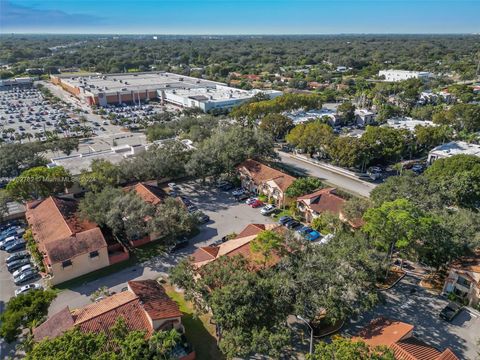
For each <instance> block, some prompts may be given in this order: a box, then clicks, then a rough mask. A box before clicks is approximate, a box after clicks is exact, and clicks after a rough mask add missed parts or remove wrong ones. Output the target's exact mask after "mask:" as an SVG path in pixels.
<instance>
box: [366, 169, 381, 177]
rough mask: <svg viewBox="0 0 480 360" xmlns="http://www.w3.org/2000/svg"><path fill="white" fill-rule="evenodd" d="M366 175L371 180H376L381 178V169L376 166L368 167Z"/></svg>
mask: <svg viewBox="0 0 480 360" xmlns="http://www.w3.org/2000/svg"><path fill="white" fill-rule="evenodd" d="M367 174H368V176H369V177H370V179H372V180H378V179H380V178H381V177H382V169H381V168H380V167H378V166H372V167H369V168H368V170H367Z"/></svg>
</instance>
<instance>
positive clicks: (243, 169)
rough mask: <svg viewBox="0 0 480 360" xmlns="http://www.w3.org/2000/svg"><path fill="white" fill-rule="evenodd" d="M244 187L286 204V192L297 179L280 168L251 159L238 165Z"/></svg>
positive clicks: (281, 204) (280, 203)
mask: <svg viewBox="0 0 480 360" xmlns="http://www.w3.org/2000/svg"><path fill="white" fill-rule="evenodd" d="M237 171H238V174H239V176H240V180H241V183H242V187H243V188H245V189H247V190H248V191H250V192H252V193H254V194H263V195H266V196H267V197H268V200H269V201H273V202H274V203H275V204H276V205H278V206H285V205H287V204H288V202H289V199H288V197H287V196H286V194H285V191H286V190H287V189H288V187H289V186H290V185H291V184H292V183H293V182H294V181H295V180H296V178H295V177H293V176H290V175H287V174H285V173H283V172H281V171H280V170H277V169H274V168H271V167H270V166H267V165H264V164H262V163H260V162H258V161H255V160H252V159H249V160H246V161H244V162H243V163H241V164H240V165H238V166H237Z"/></svg>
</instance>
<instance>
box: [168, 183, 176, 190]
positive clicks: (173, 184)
mask: <svg viewBox="0 0 480 360" xmlns="http://www.w3.org/2000/svg"><path fill="white" fill-rule="evenodd" d="M167 185H168V187H169V188H170V189H171V190H176V189H177V188H178V186H177V184H175V183H174V182H171V183H168V184H167Z"/></svg>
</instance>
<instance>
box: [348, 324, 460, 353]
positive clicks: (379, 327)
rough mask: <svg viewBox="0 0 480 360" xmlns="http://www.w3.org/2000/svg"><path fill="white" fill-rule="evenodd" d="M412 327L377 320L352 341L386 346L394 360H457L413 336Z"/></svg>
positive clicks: (448, 350) (447, 350)
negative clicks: (392, 354)
mask: <svg viewBox="0 0 480 360" xmlns="http://www.w3.org/2000/svg"><path fill="white" fill-rule="evenodd" d="M413 328H414V326H413V325H410V324H406V323H403V322H400V321H395V320H389V319H385V318H377V319H374V320H372V322H371V323H370V324H369V325H368V326H367V327H365V328H364V329H363V330H362V331H360V333H359V334H358V336H357V337H354V338H353V339H352V340H354V341H355V340H361V341H364V342H366V343H367V344H368V345H370V346H382V345H383V346H387V347H389V348H390V349H391V350H392V351H393V352H394V355H395V359H396V360H459V359H458V358H457V356H456V355H455V354H454V353H453V352H452V351H451V350H450V349H448V348H447V349H446V350H445V351H443V352H442V353H440V351H438V350H437V349H435V348H434V347H432V346H430V345H428V344H426V343H424V342H423V341H422V340H420V339H418V338H416V337H414V336H413Z"/></svg>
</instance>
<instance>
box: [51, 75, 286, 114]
mask: <svg viewBox="0 0 480 360" xmlns="http://www.w3.org/2000/svg"><path fill="white" fill-rule="evenodd" d="M51 81H52V83H54V84H56V85H58V86H60V87H62V89H64V90H65V91H68V92H69V93H71V94H73V95H75V96H76V97H78V98H79V99H80V100H82V101H84V102H85V103H87V104H89V105H97V106H107V105H118V104H123V103H126V104H129V103H134V104H138V103H142V102H144V101H148V100H153V99H159V100H160V101H162V102H165V103H171V104H174V105H177V106H181V107H198V108H200V109H202V110H203V111H205V112H207V111H210V110H213V109H220V110H224V109H230V108H231V107H233V106H235V105H238V104H241V103H242V102H245V101H247V100H249V99H251V98H252V97H253V96H255V94H257V93H259V92H263V93H265V94H266V95H267V96H269V97H270V98H274V97H276V96H279V95H281V94H282V93H281V92H280V91H275V90H266V91H260V90H251V91H246V90H241V89H236V88H231V87H228V86H227V85H225V84H222V83H219V82H215V81H210V80H204V79H199V78H194V77H190V76H183V75H178V74H173V73H168V72H144V73H132V74H128V73H126V74H90V75H86V76H71V75H70V76H61V75H52V76H51Z"/></svg>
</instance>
